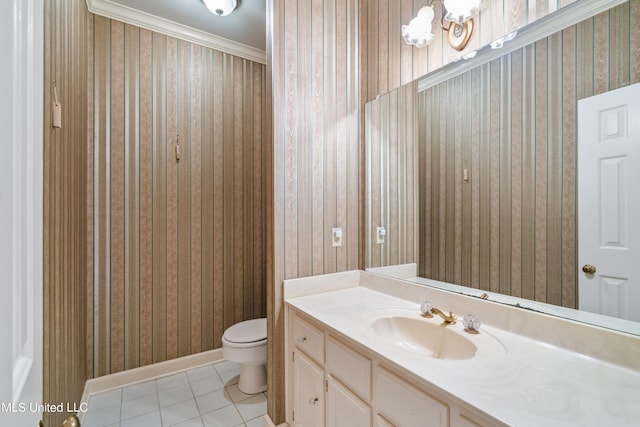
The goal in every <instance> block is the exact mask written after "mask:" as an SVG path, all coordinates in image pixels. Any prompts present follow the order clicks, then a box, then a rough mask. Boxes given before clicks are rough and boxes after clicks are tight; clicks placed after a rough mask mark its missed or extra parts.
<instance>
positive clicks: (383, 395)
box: [373, 366, 449, 427]
mask: <svg viewBox="0 0 640 427" xmlns="http://www.w3.org/2000/svg"><path fill="white" fill-rule="evenodd" d="M374 375H375V382H374V384H375V385H374V390H373V401H374V402H375V405H376V407H377V408H378V411H379V413H380V415H382V416H383V417H384V418H385V419H386V420H388V421H390V422H391V423H393V424H394V425H397V426H403V427H413V426H415V427H423V426H426V425H429V426H434V427H440V426H441V427H445V426H448V425H449V407H448V406H447V405H446V404H444V403H442V402H441V401H439V400H437V399H435V398H433V397H432V396H430V395H428V394H427V393H425V392H424V391H422V390H420V389H419V388H417V387H415V386H414V385H412V384H409V383H408V382H406V381H405V380H403V379H401V378H400V377H398V376H396V375H395V374H392V373H391V372H389V371H387V370H386V369H384V368H381V367H379V366H378V367H376V369H375V374H374Z"/></svg>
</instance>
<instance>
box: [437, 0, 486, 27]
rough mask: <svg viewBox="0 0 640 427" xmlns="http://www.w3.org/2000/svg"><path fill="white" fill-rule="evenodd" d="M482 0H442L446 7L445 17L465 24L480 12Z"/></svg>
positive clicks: (450, 20)
mask: <svg viewBox="0 0 640 427" xmlns="http://www.w3.org/2000/svg"><path fill="white" fill-rule="evenodd" d="M481 4H482V0H442V5H443V6H444V8H445V9H446V13H445V15H444V19H446V20H447V21H449V22H455V23H456V24H463V23H465V22H466V21H468V20H469V19H471V18H473V17H474V16H476V15H477V14H478V13H479V12H480V6H481Z"/></svg>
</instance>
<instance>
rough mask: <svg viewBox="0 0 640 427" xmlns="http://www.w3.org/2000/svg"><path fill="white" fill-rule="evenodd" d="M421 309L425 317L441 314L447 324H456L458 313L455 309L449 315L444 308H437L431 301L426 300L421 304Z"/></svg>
mask: <svg viewBox="0 0 640 427" xmlns="http://www.w3.org/2000/svg"><path fill="white" fill-rule="evenodd" d="M420 311H421V312H422V316H423V317H433V315H434V314H436V315H438V316H440V317H441V318H442V320H443V321H444V323H445V324H447V325H455V324H456V315H455V313H454V312H453V311H450V312H449V315H448V316H447V315H446V314H444V313H443V312H442V310H440V309H438V308H436V307H434V306H433V304H431V303H430V302H429V301H425V302H423V303H422V305H421V306H420Z"/></svg>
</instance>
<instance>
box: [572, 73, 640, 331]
mask: <svg viewBox="0 0 640 427" xmlns="http://www.w3.org/2000/svg"><path fill="white" fill-rule="evenodd" d="M639 184H640V84H636V85H632V86H629V87H625V88H621V89H617V90H614V91H611V92H607V93H604V94H601V95H597V96H594V97H591V98H586V99H583V100H581V101H579V102H578V236H579V238H578V262H579V267H580V268H582V267H583V266H588V265H593V266H595V272H594V273H590V272H589V270H588V269H586V270H587V272H585V271H584V270H582V271H579V276H578V277H579V281H578V284H579V308H580V309H581V310H587V311H591V312H595V313H600V314H605V315H609V316H615V317H620V318H623V319H628V320H635V321H639V320H640V283H639V277H640V275H638V274H636V273H635V270H634V267H635V265H634V264H637V263H638V259H640V258H638V257H639V256H640V253H639V252H638V242H639V241H640V224H639V223H638V221H637V220H635V219H636V218H640V197H638V196H639V195H640V190H639V187H638V185H639Z"/></svg>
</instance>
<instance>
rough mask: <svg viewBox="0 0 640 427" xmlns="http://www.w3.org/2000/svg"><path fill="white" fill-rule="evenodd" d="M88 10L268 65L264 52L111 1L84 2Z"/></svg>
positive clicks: (90, 0) (94, 0)
mask: <svg viewBox="0 0 640 427" xmlns="http://www.w3.org/2000/svg"><path fill="white" fill-rule="evenodd" d="M87 8H88V9H89V12H91V13H94V14H96V15H100V16H104V17H106V18H110V19H115V20H118V21H122V22H125V23H127V24H131V25H136V26H138V27H141V28H145V29H147V30H151V31H155V32H158V33H162V34H166V35H168V36H171V37H175V38H178V39H181V40H185V41H188V42H191V43H196V44H199V45H202V46H205V47H209V48H211V49H215V50H218V51H221V52H225V53H229V54H231V55H235V56H239V57H241V58H245V59H249V60H251V61H255V62H259V63H261V64H266V63H267V55H266V52H265V51H264V50H261V49H256V48H255V47H252V46H247V45H245V44H242V43H238V42H234V41H232V40H229V39H226V38H224V37H219V36H216V35H213V34H211V33H207V32H205V31H202V30H198V29H196V28H192V27H189V26H187V25H183V24H178V23H177V22H173V21H170V20H168V19H165V18H161V17H159V16H155V15H152V14H150V13H146V12H142V11H140V10H137V9H133V8H131V7H128V6H124V5H121V4H118V3H114V2H112V1H110V0H87Z"/></svg>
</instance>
